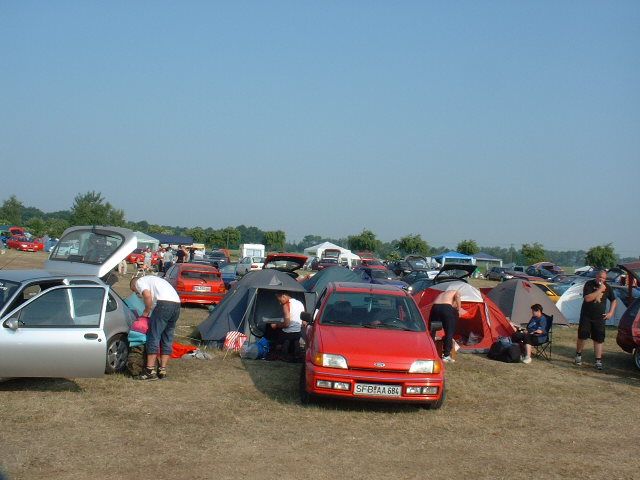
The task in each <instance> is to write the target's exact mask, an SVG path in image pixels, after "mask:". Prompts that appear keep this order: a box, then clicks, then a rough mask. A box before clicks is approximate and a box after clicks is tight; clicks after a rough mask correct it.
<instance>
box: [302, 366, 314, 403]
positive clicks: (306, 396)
mask: <svg viewBox="0 0 640 480" xmlns="http://www.w3.org/2000/svg"><path fill="white" fill-rule="evenodd" d="M299 387H300V403H301V404H302V405H312V404H314V403H315V401H316V396H315V395H313V394H311V393H309V392H307V374H306V369H305V368H304V366H303V367H302V368H301V369H300V382H299Z"/></svg>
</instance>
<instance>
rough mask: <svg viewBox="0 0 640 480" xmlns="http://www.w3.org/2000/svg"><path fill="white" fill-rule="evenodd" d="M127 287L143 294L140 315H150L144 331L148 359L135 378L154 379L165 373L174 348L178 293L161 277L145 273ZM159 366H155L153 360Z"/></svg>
mask: <svg viewBox="0 0 640 480" xmlns="http://www.w3.org/2000/svg"><path fill="white" fill-rule="evenodd" d="M129 287H130V288H131V290H132V291H133V292H136V293H138V294H139V295H141V296H142V300H143V301H144V311H143V312H142V316H143V317H149V331H148V333H147V342H146V347H147V361H146V368H145V371H144V372H142V374H140V375H138V376H137V377H135V378H136V379H137V380H157V379H163V378H165V377H166V376H167V363H168V362H169V357H170V356H171V352H172V351H173V335H174V332H175V329H176V322H177V321H178V317H179V316H180V297H179V296H178V294H177V292H176V291H175V290H174V288H173V287H172V286H171V284H170V283H169V282H167V281H166V280H165V279H164V278H160V277H156V276H154V275H148V276H144V277H134V278H132V279H131V282H130V284H129ZM158 359H159V360H160V366H159V368H158V369H157V370H156V362H157V361H158Z"/></svg>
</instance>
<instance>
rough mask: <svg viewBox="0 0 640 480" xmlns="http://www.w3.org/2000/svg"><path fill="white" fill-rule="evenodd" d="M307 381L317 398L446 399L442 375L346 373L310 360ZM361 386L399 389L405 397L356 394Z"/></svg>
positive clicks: (409, 400) (307, 386)
mask: <svg viewBox="0 0 640 480" xmlns="http://www.w3.org/2000/svg"><path fill="white" fill-rule="evenodd" d="M305 381H306V390H307V392H309V393H311V394H313V395H323V396H328V397H336V398H350V399H359V400H368V401H385V402H409V403H426V402H436V401H438V400H440V398H441V397H442V394H443V388H444V375H443V374H442V373H437V374H421V373H403V372H380V371H367V370H350V369H347V370H342V369H337V368H326V367H319V366H317V365H314V364H313V363H311V362H308V361H307V362H306V363H305ZM318 382H329V383H331V384H333V385H334V384H335V383H336V382H338V383H341V384H348V390H337V389H335V388H331V387H321V386H318ZM358 383H359V384H372V385H387V386H388V385H391V386H399V387H400V391H401V394H400V395H399V396H386V395H382V396H381V395H366V394H356V393H355V392H354V389H355V385H356V384H358ZM410 387H414V388H416V387H419V388H422V387H435V388H437V392H436V393H434V394H414V393H408V392H407V389H408V388H410Z"/></svg>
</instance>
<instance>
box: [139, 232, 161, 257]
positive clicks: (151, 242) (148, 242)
mask: <svg viewBox="0 0 640 480" xmlns="http://www.w3.org/2000/svg"><path fill="white" fill-rule="evenodd" d="M135 234H136V237H137V238H138V248H147V247H148V248H150V249H151V250H153V251H154V252H155V251H156V250H158V247H159V246H160V240H158V239H157V238H153V237H151V236H149V235H147V234H146V233H142V232H135Z"/></svg>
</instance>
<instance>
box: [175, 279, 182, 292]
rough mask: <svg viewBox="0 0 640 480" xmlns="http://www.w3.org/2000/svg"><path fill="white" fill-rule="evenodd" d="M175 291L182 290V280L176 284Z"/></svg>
mask: <svg viewBox="0 0 640 480" xmlns="http://www.w3.org/2000/svg"><path fill="white" fill-rule="evenodd" d="M176 290H184V282H183V281H182V280H178V281H177V282H176Z"/></svg>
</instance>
